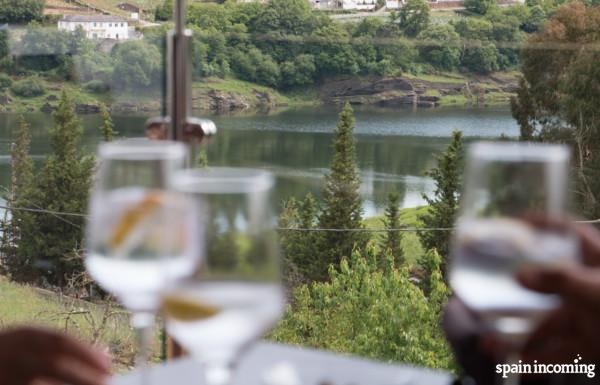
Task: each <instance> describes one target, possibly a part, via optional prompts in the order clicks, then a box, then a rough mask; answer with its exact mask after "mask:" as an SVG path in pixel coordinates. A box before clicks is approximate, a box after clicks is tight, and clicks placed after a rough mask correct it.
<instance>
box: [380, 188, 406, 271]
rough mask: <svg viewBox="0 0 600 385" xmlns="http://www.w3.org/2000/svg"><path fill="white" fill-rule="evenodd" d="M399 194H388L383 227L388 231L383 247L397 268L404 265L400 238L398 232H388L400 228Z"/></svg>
mask: <svg viewBox="0 0 600 385" xmlns="http://www.w3.org/2000/svg"><path fill="white" fill-rule="evenodd" d="M399 205H400V194H398V192H397V191H393V192H390V193H389V194H388V198H387V205H386V208H385V217H384V218H383V225H384V226H385V229H386V230H388V231H387V232H386V233H385V238H384V246H385V249H387V250H389V251H390V252H391V254H392V256H393V257H394V261H395V263H396V264H397V265H398V266H401V265H402V264H403V263H404V252H403V251H402V245H401V244H400V243H401V241H402V236H401V233H400V232H399V231H395V230H394V231H390V230H393V229H398V228H400V225H401V224H400V207H399Z"/></svg>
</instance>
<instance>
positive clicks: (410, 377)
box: [110, 343, 453, 385]
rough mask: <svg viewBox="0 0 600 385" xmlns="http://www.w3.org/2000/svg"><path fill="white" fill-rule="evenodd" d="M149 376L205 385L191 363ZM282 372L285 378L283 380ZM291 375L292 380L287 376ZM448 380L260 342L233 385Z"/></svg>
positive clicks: (168, 383) (432, 383) (166, 384)
mask: <svg viewBox="0 0 600 385" xmlns="http://www.w3.org/2000/svg"><path fill="white" fill-rule="evenodd" d="M150 371H151V373H150V384H149V385H202V384H204V379H203V376H202V372H201V368H200V366H199V365H198V363H197V362H195V361H192V360H191V359H182V360H177V361H173V362H170V363H168V364H165V365H156V366H154V367H152V368H151V369H150ZM282 372H283V373H286V374H284V375H283V377H284V378H283V379H282V378H281V377H282ZM290 372H291V374H293V375H291V376H290ZM274 373H278V374H274ZM290 377H291V379H290ZM294 378H295V379H296V380H295V381H293V379H294ZM276 379H277V380H276ZM452 380H453V378H452V376H451V375H450V374H448V373H445V372H440V371H433V370H428V369H422V368H415V367H412V366H408V365H389V364H384V363H381V362H376V361H369V360H364V359H358V358H354V357H349V356H342V355H336V354H333V353H328V352H323V351H317V350H312V349H306V348H300V347H292V346H287V345H278V344H270V343H259V344H257V345H256V346H255V347H254V348H252V349H251V350H250V351H248V352H247V354H245V356H244V358H243V359H242V361H241V362H240V365H239V367H238V370H237V373H236V375H235V378H234V381H233V384H234V385H294V383H295V384H296V385H325V384H327V385H419V384H423V385H450V384H451V383H452ZM110 384H111V385H139V384H140V378H139V374H137V373H135V372H133V373H131V374H128V375H125V376H119V377H115V378H113V379H112V381H111V383H110Z"/></svg>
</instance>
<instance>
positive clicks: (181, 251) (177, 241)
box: [85, 139, 199, 380]
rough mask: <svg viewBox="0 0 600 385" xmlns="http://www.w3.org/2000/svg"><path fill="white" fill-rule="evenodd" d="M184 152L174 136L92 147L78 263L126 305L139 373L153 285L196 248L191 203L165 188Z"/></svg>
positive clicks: (154, 301) (189, 266)
mask: <svg viewBox="0 0 600 385" xmlns="http://www.w3.org/2000/svg"><path fill="white" fill-rule="evenodd" d="M186 154H187V152H186V148H185V146H184V145H182V144H180V143H176V142H167V141H156V142H155V141H150V140H147V139H127V140H122V141H117V142H111V143H105V144H101V145H100V147H99V151H98V162H99V168H98V173H97V175H96V180H95V187H94V189H93V191H92V194H91V200H90V205H89V219H88V224H87V249H88V252H87V255H86V258H85V265H86V268H87V270H88V272H89V273H90V275H91V276H92V278H93V279H94V280H95V281H96V282H98V283H99V284H100V286H101V287H102V288H103V289H105V290H106V291H107V292H109V293H111V294H113V295H114V296H115V297H116V298H117V299H119V300H120V302H121V303H122V304H123V305H124V306H125V307H126V308H127V309H128V310H130V311H131V312H132V317H131V320H132V326H133V327H134V329H135V330H136V334H137V337H138V344H139V346H138V356H137V359H136V361H137V362H136V364H137V365H138V366H140V368H141V369H142V376H143V380H144V379H145V378H144V377H145V376H146V374H147V372H146V371H145V369H144V368H145V366H146V363H147V360H148V355H149V349H150V345H151V342H152V338H153V326H154V317H155V314H156V312H157V310H158V308H159V306H160V295H161V291H162V290H163V289H164V287H165V285H166V283H167V282H168V279H169V277H181V276H184V275H186V274H189V273H191V272H193V270H194V267H195V265H196V264H197V258H198V256H199V254H198V253H197V252H196V250H195V247H196V244H195V242H193V241H192V237H191V234H194V233H196V232H197V229H196V222H195V220H196V215H195V204H194V202H188V201H187V198H186V197H185V196H182V194H179V193H176V192H174V191H172V190H171V185H172V177H173V173H174V172H175V171H176V170H179V169H181V168H182V167H183V164H184V161H185V158H186Z"/></svg>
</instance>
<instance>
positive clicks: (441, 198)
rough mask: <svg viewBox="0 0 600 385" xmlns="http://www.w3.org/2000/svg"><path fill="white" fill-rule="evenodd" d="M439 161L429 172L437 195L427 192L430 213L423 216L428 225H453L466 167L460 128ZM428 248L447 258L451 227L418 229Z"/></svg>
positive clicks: (438, 158) (443, 266)
mask: <svg viewBox="0 0 600 385" xmlns="http://www.w3.org/2000/svg"><path fill="white" fill-rule="evenodd" d="M436 161H437V165H436V167H434V168H433V169H432V170H430V171H428V172H427V173H426V175H427V176H429V177H430V178H432V179H433V181H434V182H435V190H434V193H433V197H430V196H427V195H425V194H423V198H424V199H425V200H426V201H427V203H428V204H429V210H428V211H427V213H426V214H424V215H421V216H419V219H420V220H421V222H423V227H425V228H451V227H452V226H453V225H454V218H455V215H456V212H457V209H458V198H459V194H460V188H461V176H462V170H463V139H462V133H461V132H460V131H454V132H453V133H452V141H451V142H450V144H449V145H448V147H447V148H446V150H445V151H444V152H443V153H442V154H441V155H439V156H437V157H436ZM418 234H419V238H420V239H421V243H422V244H423V247H424V248H425V249H426V250H431V249H435V250H436V251H437V252H438V253H440V255H441V256H442V258H443V259H444V262H443V263H442V271H443V272H444V273H445V271H446V269H445V267H446V263H445V260H446V259H447V258H448V254H449V243H450V236H451V234H452V233H451V232H450V231H421V232H419V233H418Z"/></svg>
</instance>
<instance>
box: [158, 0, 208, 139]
mask: <svg viewBox="0 0 600 385" xmlns="http://www.w3.org/2000/svg"><path fill="white" fill-rule="evenodd" d="M185 16H186V2H185V0H176V1H175V5H174V9H173V18H174V21H175V28H174V29H173V30H172V31H170V32H169V34H168V37H167V64H166V66H167V72H166V75H167V82H166V83H167V84H166V87H167V95H166V104H167V114H166V115H167V116H166V117H165V118H153V119H150V120H149V121H148V123H147V125H146V133H147V135H148V136H149V137H151V138H154V139H171V140H178V141H184V142H191V143H199V142H202V141H203V139H205V138H207V137H209V136H211V135H214V134H215V133H216V131H217V128H216V126H215V124H214V123H213V122H212V121H210V120H208V119H198V118H194V117H193V116H192V114H191V112H192V107H191V103H192V92H191V90H192V71H191V68H192V63H191V55H190V52H191V48H192V31H191V30H189V29H186V28H185V23H186V20H185V19H186V17H185Z"/></svg>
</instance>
